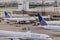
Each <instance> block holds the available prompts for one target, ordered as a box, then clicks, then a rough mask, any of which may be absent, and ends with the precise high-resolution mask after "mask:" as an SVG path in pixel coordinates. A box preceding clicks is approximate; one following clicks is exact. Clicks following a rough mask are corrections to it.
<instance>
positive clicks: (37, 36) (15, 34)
mask: <svg viewBox="0 0 60 40" xmlns="http://www.w3.org/2000/svg"><path fill="white" fill-rule="evenodd" d="M0 36H3V37H11V38H13V37H15V38H22V39H40V40H52V39H51V38H50V37H49V36H48V35H46V34H37V33H28V32H13V31H3V30H0Z"/></svg>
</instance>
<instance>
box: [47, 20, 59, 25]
mask: <svg viewBox="0 0 60 40" xmlns="http://www.w3.org/2000/svg"><path fill="white" fill-rule="evenodd" d="M46 22H47V24H49V25H60V20H59V21H46Z"/></svg>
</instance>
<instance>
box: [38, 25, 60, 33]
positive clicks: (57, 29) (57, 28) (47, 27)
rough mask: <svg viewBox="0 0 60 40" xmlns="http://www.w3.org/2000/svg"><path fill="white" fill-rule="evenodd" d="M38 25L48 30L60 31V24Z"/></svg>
mask: <svg viewBox="0 0 60 40" xmlns="http://www.w3.org/2000/svg"><path fill="white" fill-rule="evenodd" d="M38 27H42V28H44V29H47V30H53V31H58V32H59V31H60V26H54V25H44V26H38Z"/></svg>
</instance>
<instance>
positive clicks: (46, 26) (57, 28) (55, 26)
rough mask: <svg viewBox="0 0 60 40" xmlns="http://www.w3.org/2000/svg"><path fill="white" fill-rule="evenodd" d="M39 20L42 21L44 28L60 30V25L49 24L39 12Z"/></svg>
mask: <svg viewBox="0 0 60 40" xmlns="http://www.w3.org/2000/svg"><path fill="white" fill-rule="evenodd" d="M37 16H38V21H39V22H40V24H41V25H40V26H38V27H41V28H43V29H47V30H52V31H56V32H60V26H58V25H48V24H47V22H46V21H45V20H44V19H43V18H42V16H41V15H40V14H39V13H38V14H37Z"/></svg>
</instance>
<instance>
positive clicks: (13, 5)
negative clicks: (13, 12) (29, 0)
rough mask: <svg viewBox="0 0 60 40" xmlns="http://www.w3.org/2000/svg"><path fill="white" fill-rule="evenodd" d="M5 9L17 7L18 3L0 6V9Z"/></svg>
mask: <svg viewBox="0 0 60 40" xmlns="http://www.w3.org/2000/svg"><path fill="white" fill-rule="evenodd" d="M5 7H18V3H3V4H0V8H5Z"/></svg>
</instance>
